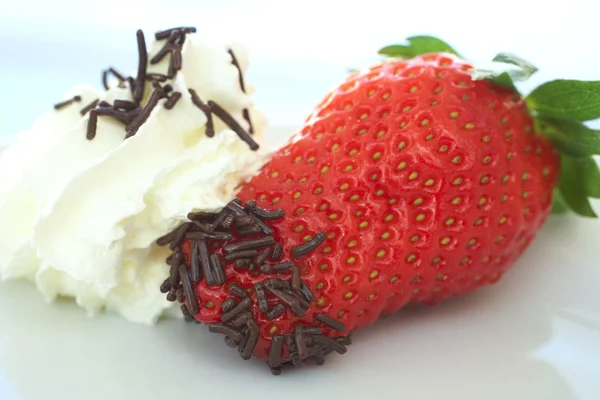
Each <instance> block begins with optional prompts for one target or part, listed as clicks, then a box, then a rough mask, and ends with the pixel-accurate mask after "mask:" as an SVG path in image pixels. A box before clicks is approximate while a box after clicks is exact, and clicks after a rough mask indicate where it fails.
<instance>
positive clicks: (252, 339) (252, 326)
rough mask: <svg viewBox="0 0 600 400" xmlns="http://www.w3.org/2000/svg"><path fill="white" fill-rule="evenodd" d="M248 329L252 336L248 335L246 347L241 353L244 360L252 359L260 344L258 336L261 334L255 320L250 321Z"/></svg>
mask: <svg viewBox="0 0 600 400" xmlns="http://www.w3.org/2000/svg"><path fill="white" fill-rule="evenodd" d="M247 327H248V331H249V333H250V334H249V335H248V340H247V342H246V345H245V346H244V349H243V350H242V352H241V356H242V358H243V359H244V360H249V359H250V357H252V352H253V351H254V348H255V347H256V344H257V343H258V336H259V333H260V330H259V328H258V324H257V323H256V321H254V320H250V321H248V325H247Z"/></svg>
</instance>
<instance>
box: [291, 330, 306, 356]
mask: <svg viewBox="0 0 600 400" xmlns="http://www.w3.org/2000/svg"><path fill="white" fill-rule="evenodd" d="M294 339H295V342H296V353H297V354H298V358H299V359H300V360H303V359H305V358H306V357H307V356H308V354H307V349H306V338H305V337H304V330H303V329H302V327H301V326H300V325H298V324H296V325H295V326H294Z"/></svg>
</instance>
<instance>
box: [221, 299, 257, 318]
mask: <svg viewBox="0 0 600 400" xmlns="http://www.w3.org/2000/svg"><path fill="white" fill-rule="evenodd" d="M251 305H252V300H250V297H246V298H245V299H243V300H242V301H240V302H239V303H238V304H236V305H235V307H233V309H231V310H229V311H228V312H226V313H224V314H223V315H221V322H222V323H224V324H226V323H228V322H229V321H231V320H233V319H234V318H235V317H237V316H238V315H240V314H241V313H242V312H243V311H246V310H247V309H248V308H250V306H251Z"/></svg>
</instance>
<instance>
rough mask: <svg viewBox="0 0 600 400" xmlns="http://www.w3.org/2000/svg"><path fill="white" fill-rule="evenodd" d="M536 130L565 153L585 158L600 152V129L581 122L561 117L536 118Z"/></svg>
mask: <svg viewBox="0 0 600 400" xmlns="http://www.w3.org/2000/svg"><path fill="white" fill-rule="evenodd" d="M535 122H536V128H537V129H536V130H537V131H538V132H540V133H542V134H543V135H544V136H546V137H547V138H548V139H549V140H550V141H551V142H552V143H553V144H554V146H555V147H556V148H557V149H558V150H559V151H560V152H561V153H562V154H565V155H568V156H570V157H573V158H585V157H589V156H592V155H594V154H600V131H598V130H595V129H591V128H588V127H587V126H585V125H584V124H582V123H581V122H577V121H573V120H569V119H559V118H541V117H540V118H536V119H535Z"/></svg>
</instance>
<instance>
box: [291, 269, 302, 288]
mask: <svg viewBox="0 0 600 400" xmlns="http://www.w3.org/2000/svg"><path fill="white" fill-rule="evenodd" d="M292 288H294V290H300V269H299V268H298V267H296V266H295V265H294V266H293V267H292Z"/></svg>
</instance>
